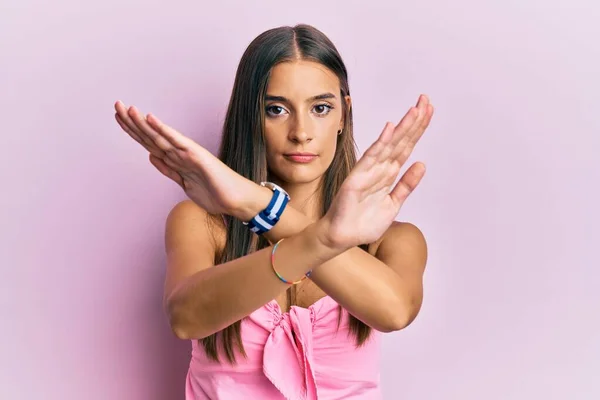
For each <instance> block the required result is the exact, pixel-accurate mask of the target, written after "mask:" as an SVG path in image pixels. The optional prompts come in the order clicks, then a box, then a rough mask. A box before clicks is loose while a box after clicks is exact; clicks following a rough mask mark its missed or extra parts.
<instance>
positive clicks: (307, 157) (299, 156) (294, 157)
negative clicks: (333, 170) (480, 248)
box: [284, 153, 317, 163]
mask: <svg viewBox="0 0 600 400" xmlns="http://www.w3.org/2000/svg"><path fill="white" fill-rule="evenodd" d="M284 156H285V158H287V159H288V160H290V161H293V162H297V163H309V162H311V161H313V160H314V159H315V158H317V155H316V154H313V153H289V154H284Z"/></svg>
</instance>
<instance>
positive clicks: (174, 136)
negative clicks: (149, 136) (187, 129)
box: [146, 114, 191, 151]
mask: <svg viewBox="0 0 600 400" xmlns="http://www.w3.org/2000/svg"><path fill="white" fill-rule="evenodd" d="M146 121H147V122H148V124H149V126H150V127H151V128H152V129H154V130H155V131H156V132H157V133H158V134H160V135H161V136H162V137H163V138H164V139H166V140H167V141H168V142H169V143H170V144H171V145H172V146H174V147H175V148H176V149H178V150H182V151H186V150H187V149H188V148H189V147H190V144H191V140H190V139H189V138H187V137H185V136H184V135H182V134H181V133H179V132H178V131H177V130H175V129H173V128H171V127H170V126H168V125H167V124H165V123H163V122H162V121H160V120H159V119H158V118H156V117H155V116H154V115H152V114H148V116H147V117H146Z"/></svg>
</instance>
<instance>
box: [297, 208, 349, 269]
mask: <svg viewBox="0 0 600 400" xmlns="http://www.w3.org/2000/svg"><path fill="white" fill-rule="evenodd" d="M304 232H305V233H306V235H307V236H308V237H309V238H311V239H312V244H311V247H313V248H314V249H315V251H316V252H317V253H318V254H323V256H324V258H325V260H324V261H323V262H325V261H326V260H329V259H331V258H333V257H335V256H337V255H339V254H341V253H343V252H344V251H346V250H348V249H349V248H350V247H346V246H344V245H342V244H341V243H338V242H337V241H336V240H335V238H332V237H331V235H330V234H329V232H330V228H329V220H328V219H327V217H323V218H321V219H319V220H318V221H316V222H314V223H312V224H310V225H309V226H308V227H307V228H306V229H305V230H304Z"/></svg>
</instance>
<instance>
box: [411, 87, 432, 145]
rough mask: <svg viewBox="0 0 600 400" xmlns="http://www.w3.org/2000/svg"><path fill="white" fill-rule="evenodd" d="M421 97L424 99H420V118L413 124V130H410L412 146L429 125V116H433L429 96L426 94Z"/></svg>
mask: <svg viewBox="0 0 600 400" xmlns="http://www.w3.org/2000/svg"><path fill="white" fill-rule="evenodd" d="M423 97H424V101H422V103H423V104H422V105H421V107H422V108H421V113H422V118H421V119H420V121H419V123H418V124H417V125H416V126H415V129H414V131H413V132H411V135H410V143H411V144H412V145H413V146H414V145H416V143H417V142H418V141H419V139H421V136H423V133H424V132H425V130H426V129H427V127H428V126H429V123H430V122H431V117H432V116H433V106H432V105H431V103H430V101H429V98H428V97H427V96H423Z"/></svg>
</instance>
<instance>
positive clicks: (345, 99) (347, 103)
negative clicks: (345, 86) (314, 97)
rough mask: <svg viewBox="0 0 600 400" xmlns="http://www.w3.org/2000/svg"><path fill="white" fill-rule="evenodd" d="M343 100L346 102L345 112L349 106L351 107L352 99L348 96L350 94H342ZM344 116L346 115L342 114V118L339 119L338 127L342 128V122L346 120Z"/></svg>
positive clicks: (348, 109)
mask: <svg viewBox="0 0 600 400" xmlns="http://www.w3.org/2000/svg"><path fill="white" fill-rule="evenodd" d="M344 101H345V102H346V110H347V112H349V111H350V108H351V107H352V99H351V98H350V96H344ZM345 117H346V115H342V120H341V121H340V128H339V129H344V122H346V121H345Z"/></svg>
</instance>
